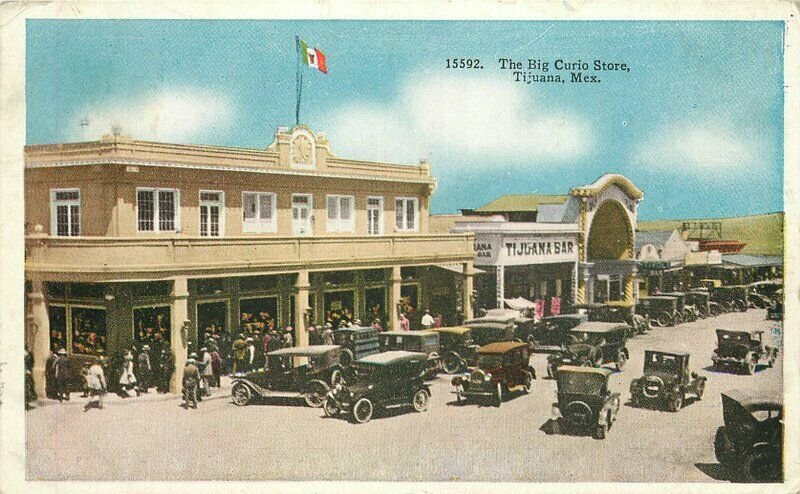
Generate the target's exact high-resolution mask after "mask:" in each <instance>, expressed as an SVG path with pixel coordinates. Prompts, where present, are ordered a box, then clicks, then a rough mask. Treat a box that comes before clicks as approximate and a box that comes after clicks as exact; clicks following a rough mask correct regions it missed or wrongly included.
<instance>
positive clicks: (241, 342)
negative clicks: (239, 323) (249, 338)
mask: <svg viewBox="0 0 800 494" xmlns="http://www.w3.org/2000/svg"><path fill="white" fill-rule="evenodd" d="M231 352H232V354H233V373H234V374H236V373H237V372H244V371H245V368H244V367H245V365H244V362H245V356H246V355H247V342H246V341H245V339H244V333H239V337H238V338H236V340H234V342H233V347H232V349H231Z"/></svg>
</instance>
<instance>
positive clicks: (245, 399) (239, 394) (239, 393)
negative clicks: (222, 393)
mask: <svg viewBox="0 0 800 494" xmlns="http://www.w3.org/2000/svg"><path fill="white" fill-rule="evenodd" d="M231 398H233V403H234V404H236V405H239V406H240V407H243V406H245V405H249V404H250V402H251V401H253V392H252V391H251V390H250V387H249V386H247V385H246V384H242V383H236V384H235V385H234V386H233V389H231Z"/></svg>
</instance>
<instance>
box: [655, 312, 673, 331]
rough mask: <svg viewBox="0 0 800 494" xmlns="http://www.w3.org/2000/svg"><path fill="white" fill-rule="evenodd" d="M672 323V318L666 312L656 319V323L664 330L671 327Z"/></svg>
mask: <svg viewBox="0 0 800 494" xmlns="http://www.w3.org/2000/svg"><path fill="white" fill-rule="evenodd" d="M670 322H672V318H671V317H669V314H667V313H666V312H662V313H661V314H659V315H658V317H656V323H657V324H658V325H659V326H661V327H662V328H664V327H666V326H669V324H670Z"/></svg>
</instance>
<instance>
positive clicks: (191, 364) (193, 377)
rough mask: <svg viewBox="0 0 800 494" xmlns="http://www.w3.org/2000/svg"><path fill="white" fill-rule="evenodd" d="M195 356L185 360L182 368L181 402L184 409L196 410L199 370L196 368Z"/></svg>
mask: <svg viewBox="0 0 800 494" xmlns="http://www.w3.org/2000/svg"><path fill="white" fill-rule="evenodd" d="M196 364H197V354H196V353H193V354H191V355H189V358H188V359H186V366H185V367H184V368H183V402H184V406H185V407H186V408H189V407H190V406H191V407H192V408H197V386H198V384H200V369H198V368H197V365H196Z"/></svg>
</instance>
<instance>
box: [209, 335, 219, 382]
mask: <svg viewBox="0 0 800 494" xmlns="http://www.w3.org/2000/svg"><path fill="white" fill-rule="evenodd" d="M209 348H211V351H210V353H211V374H212V376H213V377H212V378H211V385H212V386H214V387H215V388H218V387H220V376H221V375H222V357H221V356H220V355H219V350H218V349H217V345H216V343H214V344H212V345H210V346H209Z"/></svg>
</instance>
